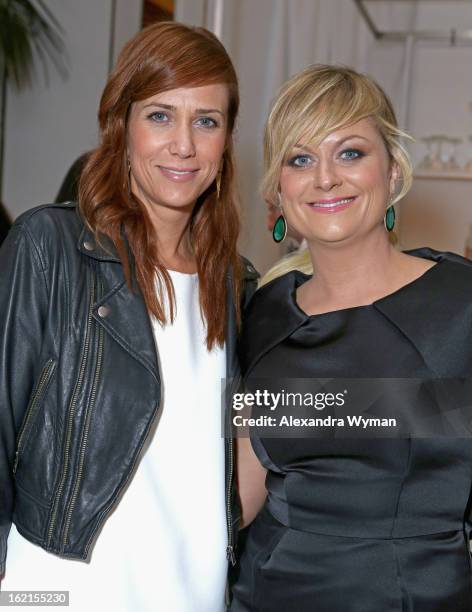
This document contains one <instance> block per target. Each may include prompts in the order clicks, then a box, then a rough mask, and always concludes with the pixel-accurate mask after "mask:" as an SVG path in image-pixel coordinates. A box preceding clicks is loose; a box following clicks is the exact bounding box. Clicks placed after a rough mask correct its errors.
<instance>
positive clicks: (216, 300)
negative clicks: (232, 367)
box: [79, 22, 241, 349]
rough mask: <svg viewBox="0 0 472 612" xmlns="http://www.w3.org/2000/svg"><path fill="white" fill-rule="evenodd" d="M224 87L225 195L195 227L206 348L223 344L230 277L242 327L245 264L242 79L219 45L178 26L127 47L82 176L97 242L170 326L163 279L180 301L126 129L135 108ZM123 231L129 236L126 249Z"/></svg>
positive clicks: (168, 25) (154, 29)
mask: <svg viewBox="0 0 472 612" xmlns="http://www.w3.org/2000/svg"><path fill="white" fill-rule="evenodd" d="M215 83H225V84H226V85H227V86H228V92H229V107H228V126H227V142H226V148H225V152H224V154H223V160H222V167H221V188H220V196H219V198H218V199H217V193H216V181H213V183H212V184H211V185H210V187H209V188H208V189H207V190H206V192H205V193H203V194H202V195H201V196H200V198H199V200H198V202H197V204H196V206H195V208H194V210H193V213H192V217H191V220H190V239H191V243H192V247H193V249H194V253H195V258H196V263H197V271H198V278H199V285H200V307H201V311H202V314H203V315H204V318H205V321H206V325H207V346H208V348H209V349H210V348H211V347H213V346H214V345H215V344H218V345H220V346H222V345H223V343H224V339H225V322H226V313H227V309H228V308H229V307H230V306H229V305H228V304H227V294H228V288H227V282H226V281H227V274H228V270H229V269H232V272H233V274H232V285H233V286H232V290H233V296H234V307H235V309H236V315H237V321H238V325H239V322H240V309H239V295H240V289H239V283H240V277H241V263H240V260H239V256H238V253H237V239H238V234H239V227H240V221H239V207H238V198H237V192H236V181H235V162H234V148H233V139H232V132H233V128H234V124H235V120H236V116H237V112H238V108H239V94H238V81H237V76H236V73H235V70H234V67H233V64H232V63H231V60H230V58H229V56H228V54H227V52H226V50H225V48H224V47H223V45H222V44H221V43H220V41H219V40H218V39H217V38H216V37H215V36H214V35H213V34H212V33H210V32H209V31H207V30H205V29H203V28H197V27H188V26H185V25H183V24H180V23H177V22H160V23H156V24H153V25H151V26H148V27H147V28H145V29H144V30H142V31H141V32H140V33H139V34H137V35H136V36H135V37H134V38H133V39H131V40H130V41H129V42H128V43H127V44H126V45H125V47H124V48H123V50H122V51H121V53H120V56H119V58H118V61H117V64H116V66H115V68H114V70H113V71H112V73H111V75H110V77H109V80H108V83H107V85H106V87H105V90H104V92H103V95H102V98H101V101H100V107H99V113H98V119H99V127H100V144H99V146H98V148H97V149H95V150H94V151H93V152H92V153H91V155H90V157H89V159H88V161H87V163H86V164H85V167H84V169H83V171H82V176H81V179H80V184H79V206H80V210H81V213H82V215H83V217H84V219H85V222H86V223H87V225H88V227H89V228H90V229H91V231H93V232H94V234H95V236H96V238H97V240H98V241H100V236H101V235H102V236H106V237H108V238H109V239H110V240H111V241H112V242H113V244H114V245H115V248H116V250H117V252H118V255H119V257H120V259H121V261H122V263H123V267H124V272H125V276H126V280H127V283H128V286H129V287H130V289H132V284H131V266H132V267H133V272H134V277H135V278H136V281H137V283H138V285H139V288H140V290H141V292H142V294H143V297H144V300H145V303H146V306H147V308H148V310H149V311H150V313H152V314H153V315H154V316H155V317H156V319H158V320H159V321H161V322H162V323H165V322H166V314H165V310H164V308H163V304H161V303H160V300H159V297H158V295H157V294H156V288H155V273H156V271H157V273H158V274H159V276H160V279H161V280H162V283H163V285H164V287H165V290H166V291H167V294H168V296H169V301H170V304H171V308H172V311H173V308H174V307H175V303H174V302H175V298H174V293H173V286H172V282H171V279H170V276H169V274H168V272H167V270H166V269H165V267H164V266H163V265H162V262H161V261H160V259H159V253H158V246H157V238H156V234H155V229H154V227H153V224H152V221H151V219H150V217H149V214H148V213H147V211H146V208H145V206H144V205H143V204H142V202H140V201H139V199H138V198H137V197H136V196H135V195H134V194H132V193H131V192H130V186H129V175H128V164H127V151H126V148H127V147H126V143H127V140H126V130H127V118H128V113H129V110H130V107H131V104H132V103H133V102H135V101H139V100H145V99H146V98H149V97H151V96H154V95H156V94H158V93H160V92H164V91H169V90H171V89H176V88H180V87H199V86H204V85H210V84H215ZM122 228H123V229H124V230H125V233H126V240H127V243H128V245H129V251H128V248H127V245H126V243H125V240H124V237H123V233H122Z"/></svg>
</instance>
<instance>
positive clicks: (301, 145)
mask: <svg viewBox="0 0 472 612" xmlns="http://www.w3.org/2000/svg"><path fill="white" fill-rule="evenodd" d="M354 138H360V139H361V140H365V141H366V142H369V139H368V138H366V137H365V136H361V135H360V134H351V135H349V136H346V137H345V138H341V140H340V141H339V142H336V143H335V145H336V146H337V147H338V146H339V145H342V144H343V142H346V140H351V139H354ZM294 149H308V150H310V151H311V150H312V149H311V147H310V146H309V145H304V144H296V145H294Z"/></svg>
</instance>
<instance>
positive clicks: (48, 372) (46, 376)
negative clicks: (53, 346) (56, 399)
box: [13, 359, 56, 474]
mask: <svg viewBox="0 0 472 612" xmlns="http://www.w3.org/2000/svg"><path fill="white" fill-rule="evenodd" d="M55 365H56V363H55V361H54V360H53V359H48V361H47V362H46V365H45V366H44V368H43V370H42V372H41V376H40V377H39V382H38V385H37V387H36V390H35V392H34V394H33V397H32V398H31V402H30V405H29V407H28V410H27V411H26V415H25V418H24V421H23V425H22V427H21V430H20V433H19V435H18V442H17V444H16V453H15V462H14V464H13V473H14V474H16V470H17V468H18V461H19V459H20V454H21V451H22V446H23V442H24V440H25V434H26V432H27V431H28V425H29V422H30V420H31V417H32V415H33V413H34V411H35V409H36V406H37V405H38V402H39V398H40V397H41V396H42V394H43V391H44V390H45V389H46V387H47V385H48V383H49V381H50V380H51V376H52V373H53V371H54V367H55Z"/></svg>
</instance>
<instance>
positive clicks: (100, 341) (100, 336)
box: [62, 296, 103, 552]
mask: <svg viewBox="0 0 472 612" xmlns="http://www.w3.org/2000/svg"><path fill="white" fill-rule="evenodd" d="M97 297H98V299H100V296H97ZM102 356H103V328H102V326H100V327H99V330H98V351H97V364H96V367H95V375H94V379H93V384H92V391H91V393H90V401H89V405H88V407H87V414H86V417H85V425H84V433H83V437H82V444H81V447H80V455H79V467H78V470H77V477H76V480H75V485H74V489H73V492H72V496H71V499H70V502H69V509H68V511H67V513H66V520H65V524H64V535H63V538H62V551H63V552H64V549H65V547H66V544H67V537H68V535H69V528H70V523H71V518H72V512H73V510H74V506H75V502H76V499H77V495H78V492H79V489H80V483H81V480H82V475H83V468H84V459H85V451H86V448H87V440H88V435H89V429H90V421H91V418H92V413H93V408H94V406H95V398H96V395H97V386H98V381H99V379H100V372H101V366H102Z"/></svg>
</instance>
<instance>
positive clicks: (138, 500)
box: [2, 271, 227, 612]
mask: <svg viewBox="0 0 472 612" xmlns="http://www.w3.org/2000/svg"><path fill="white" fill-rule="evenodd" d="M170 275H171V278H172V282H173V284H174V288H175V295H176V304H177V315H176V319H175V321H174V324H173V325H167V326H166V327H161V326H160V325H159V324H158V323H157V322H156V321H153V331H154V336H155V340H156V344H157V347H158V353H159V360H160V373H161V380H162V382H163V398H162V402H161V408H160V416H159V418H156V422H155V426H153V431H152V432H151V433H150V435H149V437H148V440H147V442H146V444H145V446H144V447H143V454H142V459H141V461H140V463H139V464H138V467H137V469H136V473H135V475H134V476H133V478H132V479H131V481H130V484H129V486H128V488H127V490H126V491H125V493H124V495H123V497H122V499H121V500H120V502H119V503H118V504H117V506H116V507H115V510H114V512H113V514H112V515H111V516H109V518H108V519H107V521H106V522H105V524H104V526H103V528H102V532H101V534H100V535H99V537H98V539H97V540H96V543H95V547H94V550H93V552H92V555H91V558H90V560H89V561H88V562H84V561H78V560H70V559H64V558H60V557H57V556H55V555H52V554H50V553H47V552H45V551H44V550H43V549H42V548H40V547H38V546H36V545H34V544H31V543H30V542H28V541H27V540H26V539H25V538H23V537H22V536H21V535H20V534H19V533H18V531H17V530H16V529H15V527H14V526H13V527H12V531H11V534H10V537H9V540H8V554H7V562H6V575H5V579H4V580H3V582H2V590H60V591H70V595H69V598H70V607H69V610H74V611H77V612H79V611H80V612H84V611H90V612H93V611H94V610H113V611H114V612H125V611H126V612H146V611H148V610H149V611H151V610H152V611H153V612H222V611H223V610H224V592H225V583H226V570H227V562H226V544H227V534H226V517H225V495H224V490H225V486H224V479H225V474H224V440H223V438H222V437H221V416H220V415H221V405H220V402H221V378H223V377H224V376H225V375H226V360H225V350H224V349H223V350H222V349H214V350H212V351H211V352H208V350H207V349H206V345H205V338H206V330H205V326H204V324H203V322H202V318H201V315H200V308H199V299H198V298H199V295H198V277H197V275H196V274H182V273H179V272H172V271H170ZM131 408H132V407H131V406H130V409H131ZM36 609H39V610H43V609H44V610H49V609H50V608H46V607H43V606H41V607H38V608H36Z"/></svg>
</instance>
